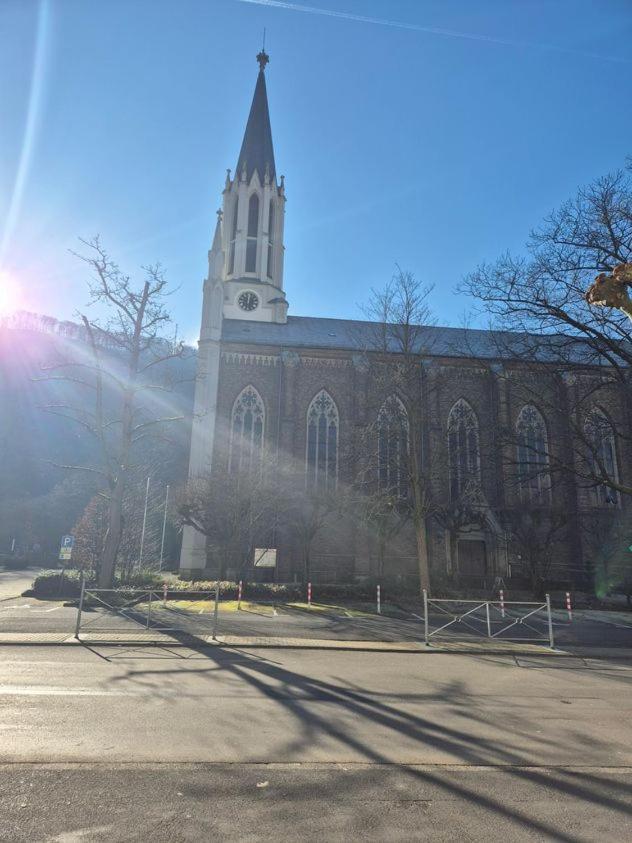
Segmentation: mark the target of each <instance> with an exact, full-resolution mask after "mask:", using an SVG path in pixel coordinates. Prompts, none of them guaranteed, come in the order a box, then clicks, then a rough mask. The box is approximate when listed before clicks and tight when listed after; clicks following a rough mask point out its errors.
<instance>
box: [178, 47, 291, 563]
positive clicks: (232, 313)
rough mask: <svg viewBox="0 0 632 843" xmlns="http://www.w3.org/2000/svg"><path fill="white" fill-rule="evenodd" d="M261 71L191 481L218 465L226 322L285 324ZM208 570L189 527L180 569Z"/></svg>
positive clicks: (204, 376) (211, 262)
mask: <svg viewBox="0 0 632 843" xmlns="http://www.w3.org/2000/svg"><path fill="white" fill-rule="evenodd" d="M257 61H258V62H259V74H258V77H257V84H256V86H255V92H254V96H253V99H252V105H251V107H250V114H249V116H248V123H247V124H246V131H245V133H244V139H243V142H242V144H241V150H240V153H239V158H238V161H237V168H236V172H235V176H234V178H231V172H230V170H228V171H227V175H226V183H225V185H224V192H223V202H222V209H221V211H218V219H217V224H216V226H215V235H214V237H213V245H212V247H211V250H210V251H209V253H208V277H207V278H206V280H205V281H204V294H203V305H202V325H201V329H200V341H199V352H198V364H197V376H196V384H195V400H194V406H193V425H192V430H191V456H190V461H189V477H196V476H200V475H203V474H207V473H208V472H209V471H210V470H211V467H212V459H213V445H214V440H215V429H216V412H217V393H218V386H219V366H220V344H221V336H222V322H223V320H224V319H247V320H252V321H257V322H280V323H284V322H286V320H287V306H288V305H287V301H286V299H285V293H284V291H283V251H284V247H283V224H284V215H285V188H284V184H283V176H281V178H280V181H277V176H276V167H275V164H274V149H273V146H272V131H271V128H270V113H269V110H268V97H267V93H266V80H265V66H266V64H267V63H268V61H269V58H268V56H267V54H266V53H265V52H263V51H262V52H260V53H259V55H258V56H257ZM205 565H206V547H205V540H204V537H203V536H202V535H201V534H200V533H198V532H197V531H195V530H193V528H191V527H185V529H184V534H183V538H182V552H181V555H180V568H181V569H183V570H193V569H198V570H199V569H202V568H204V567H205Z"/></svg>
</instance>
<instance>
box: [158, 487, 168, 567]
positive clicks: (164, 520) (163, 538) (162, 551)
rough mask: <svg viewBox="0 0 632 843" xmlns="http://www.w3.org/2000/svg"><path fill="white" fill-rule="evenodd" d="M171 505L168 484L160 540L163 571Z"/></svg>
mask: <svg viewBox="0 0 632 843" xmlns="http://www.w3.org/2000/svg"><path fill="white" fill-rule="evenodd" d="M168 506H169V486H167V494H166V495H165V514H164V515H163V518H162V538H161V540H160V568H159V569H158V570H160V571H162V560H163V559H164V553H165V530H166V528H167V507H168Z"/></svg>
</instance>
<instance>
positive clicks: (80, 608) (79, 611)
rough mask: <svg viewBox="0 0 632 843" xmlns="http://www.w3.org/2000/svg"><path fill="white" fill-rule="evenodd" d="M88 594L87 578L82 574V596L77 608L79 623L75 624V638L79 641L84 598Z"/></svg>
mask: <svg viewBox="0 0 632 843" xmlns="http://www.w3.org/2000/svg"><path fill="white" fill-rule="evenodd" d="M85 593H86V576H85V574H84V573H83V571H82V572H81V594H80V596H79V606H78V607H77V623H76V624H75V638H76V639H77V641H78V640H79V629H80V628H81V610H82V609H83V598H84V595H85Z"/></svg>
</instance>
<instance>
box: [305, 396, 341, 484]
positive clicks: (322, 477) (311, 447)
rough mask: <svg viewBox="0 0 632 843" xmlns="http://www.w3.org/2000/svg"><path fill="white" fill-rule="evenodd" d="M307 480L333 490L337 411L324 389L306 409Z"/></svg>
mask: <svg viewBox="0 0 632 843" xmlns="http://www.w3.org/2000/svg"><path fill="white" fill-rule="evenodd" d="M305 468H306V480H307V483H308V485H311V486H316V487H317V488H320V489H333V488H335V486H336V482H337V478H338V408H337V407H336V403H335V401H334V400H333V398H332V397H331V395H330V394H329V393H328V392H327V390H325V389H321V391H320V392H319V393H318V395H316V396H315V397H314V398H313V400H312V403H311V404H310V405H309V408H308V410H307V454H306V466H305Z"/></svg>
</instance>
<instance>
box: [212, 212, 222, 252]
mask: <svg viewBox="0 0 632 843" xmlns="http://www.w3.org/2000/svg"><path fill="white" fill-rule="evenodd" d="M221 248H222V209H221V208H219V210H218V211H217V223H216V225H215V236H214V237H213V245H212V246H211V252H219V250H220V249H221Z"/></svg>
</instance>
